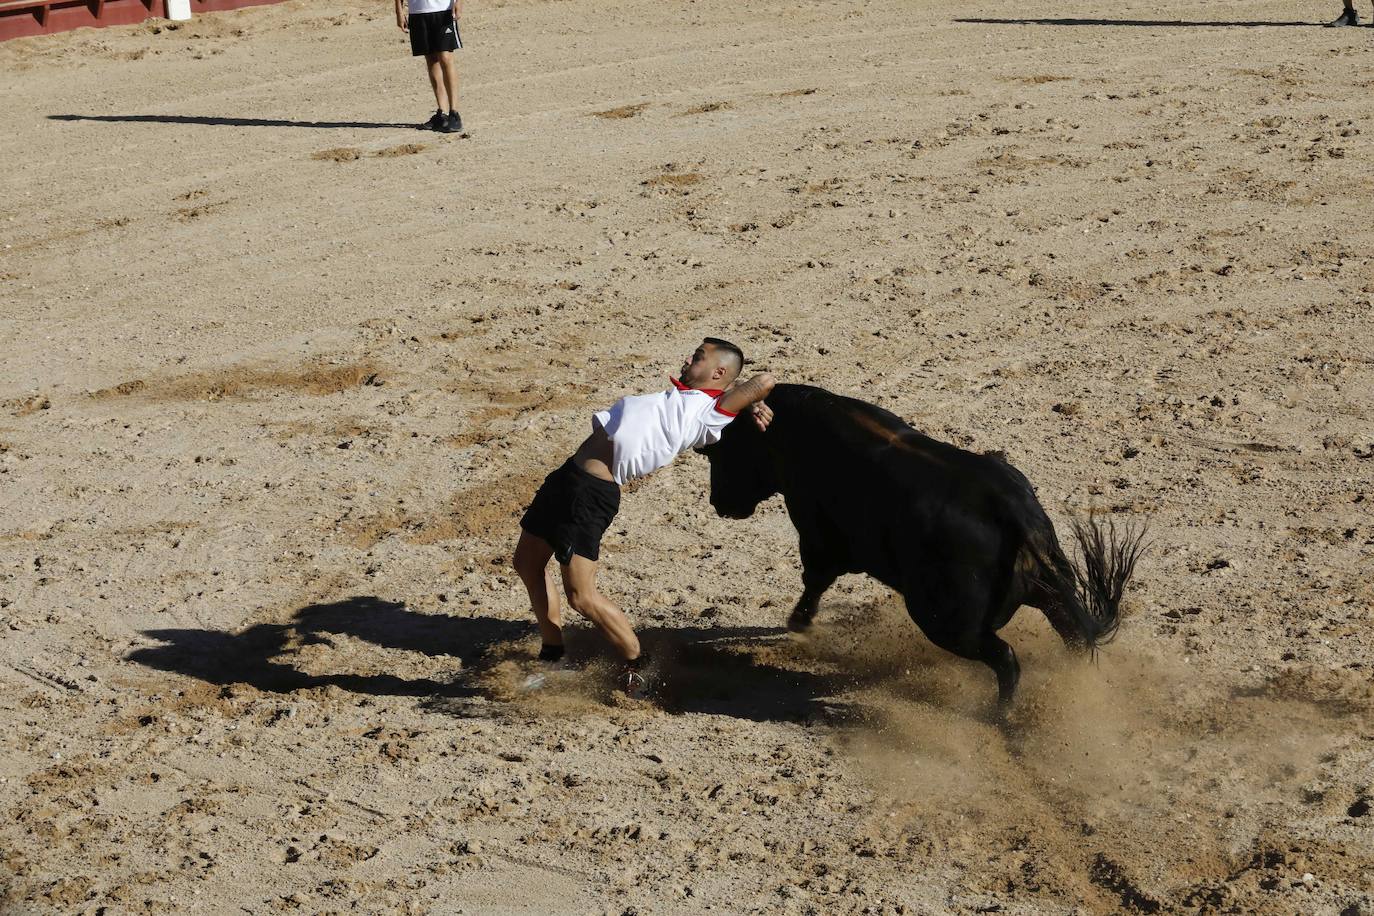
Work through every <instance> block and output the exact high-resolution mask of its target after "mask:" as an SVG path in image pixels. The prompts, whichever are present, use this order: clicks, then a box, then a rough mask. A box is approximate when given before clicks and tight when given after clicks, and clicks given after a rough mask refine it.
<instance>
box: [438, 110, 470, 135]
mask: <svg viewBox="0 0 1374 916" xmlns="http://www.w3.org/2000/svg"><path fill="white" fill-rule="evenodd" d="M438 116H439V115H438V114H437V113H436V114H435V117H438ZM434 129H435V130H438V131H442V132H443V133H446V134H457V133H462V131H463V118H462V116H461V115H460V114H458V112H456V111H450V112H449V113H448V117H447V118H444V126H443V127H436V128H434Z"/></svg>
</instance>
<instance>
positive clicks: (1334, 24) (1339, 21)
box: [1326, 8, 1360, 29]
mask: <svg viewBox="0 0 1374 916" xmlns="http://www.w3.org/2000/svg"><path fill="white" fill-rule="evenodd" d="M1359 24H1360V14H1359V13H1357V12H1355V10H1354V9H1353V8H1352V9H1348V10H1345V11H1344V12H1342V13H1341V14H1340V15H1339V16H1337V17H1336V18H1335V19H1332V20H1331V21H1330V22H1328V23H1327V24H1326V27H1327V28H1328V29H1336V28H1340V27H1341V26H1343V25H1359Z"/></svg>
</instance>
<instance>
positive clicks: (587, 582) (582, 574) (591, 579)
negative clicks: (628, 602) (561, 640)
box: [563, 554, 639, 662]
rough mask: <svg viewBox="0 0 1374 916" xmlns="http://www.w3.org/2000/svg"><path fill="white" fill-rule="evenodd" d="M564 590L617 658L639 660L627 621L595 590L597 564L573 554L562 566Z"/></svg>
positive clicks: (607, 599) (573, 604)
mask: <svg viewBox="0 0 1374 916" xmlns="http://www.w3.org/2000/svg"><path fill="white" fill-rule="evenodd" d="M563 591H564V592H565V593H566V594H567V596H568V604H570V605H572V608H573V610H575V611H577V612H578V613H579V614H581V615H582V616H583V617H586V618H587V619H588V620H590V621H591V622H592V623H594V624H596V626H597V628H598V629H599V630H601V632H602V634H603V635H605V637H606V639H607V640H609V641H610V643H611V645H612V646H614V647H615V650H616V651H617V652H619V653H620V657H621V658H623V659H625V661H627V662H632V661H634V660H635V659H637V658H639V637H638V636H636V635H635V631H634V628H633V627H631V626H630V621H629V618H627V617H626V616H625V615H624V614H623V613H622V612H621V610H620V608H618V607H616V606H615V603H614V602H612V601H611V600H610V599H609V598H607V597H606V596H605V595H603V594H601V593H600V592H599V591H597V590H596V561H595V560H589V559H587V558H586V557H582V556H578V555H577V554H573V558H572V562H571V563H569V564H568V565H567V566H564V567H563Z"/></svg>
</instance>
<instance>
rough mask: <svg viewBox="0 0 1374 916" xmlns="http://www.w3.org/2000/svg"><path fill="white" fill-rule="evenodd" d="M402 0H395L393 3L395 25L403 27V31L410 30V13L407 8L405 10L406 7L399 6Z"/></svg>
mask: <svg viewBox="0 0 1374 916" xmlns="http://www.w3.org/2000/svg"><path fill="white" fill-rule="evenodd" d="M403 2H404V0H395V3H396V25H397V27H398V28H401V29H404V30H405V31H407V32H409V31H410V13H409V10H406V9H402V8H401V4H402V3H403Z"/></svg>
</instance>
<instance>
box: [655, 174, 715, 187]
mask: <svg viewBox="0 0 1374 916" xmlns="http://www.w3.org/2000/svg"><path fill="white" fill-rule="evenodd" d="M701 179H702V176H701V174H700V173H698V172H678V173H670V174H666V175H655V176H653V177H652V178H646V179H645V180H643V181H641V182H640V184H642V185H644V186H645V187H646V188H688V187H691V186H692V185H694V184H700V183H701Z"/></svg>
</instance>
